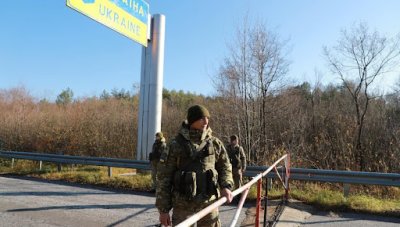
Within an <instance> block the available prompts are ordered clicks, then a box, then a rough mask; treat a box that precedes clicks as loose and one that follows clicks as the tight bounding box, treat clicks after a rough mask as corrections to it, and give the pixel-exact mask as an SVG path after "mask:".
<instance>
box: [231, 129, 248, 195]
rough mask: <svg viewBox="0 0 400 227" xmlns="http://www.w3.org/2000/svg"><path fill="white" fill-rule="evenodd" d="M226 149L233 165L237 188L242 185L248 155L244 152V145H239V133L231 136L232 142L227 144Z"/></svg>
mask: <svg viewBox="0 0 400 227" xmlns="http://www.w3.org/2000/svg"><path fill="white" fill-rule="evenodd" d="M226 150H227V151H228V155H229V160H230V162H231V165H232V175H233V181H234V182H235V189H237V188H239V187H240V186H242V176H243V173H244V171H245V170H246V155H245V154H244V150H243V147H242V146H240V145H239V138H238V136H237V135H232V136H231V143H230V144H229V145H228V146H226Z"/></svg>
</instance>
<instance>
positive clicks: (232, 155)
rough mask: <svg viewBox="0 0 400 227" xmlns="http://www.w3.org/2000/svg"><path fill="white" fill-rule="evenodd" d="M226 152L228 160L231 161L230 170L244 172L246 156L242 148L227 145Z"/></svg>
mask: <svg viewBox="0 0 400 227" xmlns="http://www.w3.org/2000/svg"><path fill="white" fill-rule="evenodd" d="M226 150H227V151H228V155H229V160H230V161H231V164H232V168H238V169H243V170H246V167H247V165H246V155H245V154H244V150H243V147H242V146H239V145H235V146H233V145H232V144H229V145H227V146H226Z"/></svg>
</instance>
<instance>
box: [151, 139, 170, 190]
mask: <svg viewBox="0 0 400 227" xmlns="http://www.w3.org/2000/svg"><path fill="white" fill-rule="evenodd" d="M166 149H167V144H166V143H165V138H164V136H163V133H162V132H157V133H156V140H155V141H154V144H153V148H152V150H151V153H150V154H149V160H150V163H151V178H152V180H153V187H152V190H151V191H152V192H155V190H156V184H157V168H158V164H159V162H160V158H161V154H163V153H165V150H166Z"/></svg>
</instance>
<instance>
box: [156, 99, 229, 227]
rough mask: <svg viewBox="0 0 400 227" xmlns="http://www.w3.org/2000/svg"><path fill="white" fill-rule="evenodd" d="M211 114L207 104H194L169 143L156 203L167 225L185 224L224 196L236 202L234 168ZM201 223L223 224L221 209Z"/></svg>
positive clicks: (159, 176) (209, 224)
mask: <svg viewBox="0 0 400 227" xmlns="http://www.w3.org/2000/svg"><path fill="white" fill-rule="evenodd" d="M209 117H210V114H209V112H208V110H207V109H206V108H205V107H203V106H200V105H194V106H192V107H190V108H189V109H188V113H187V120H186V121H184V122H183V123H182V126H181V129H180V131H179V133H178V135H177V136H176V137H175V138H174V139H173V140H172V141H171V142H170V144H169V146H168V148H169V149H168V154H167V155H166V157H165V158H166V160H164V163H163V164H161V163H160V166H159V171H158V175H157V178H158V185H157V192H156V206H157V208H158V211H159V212H160V222H161V224H163V225H165V226H170V225H177V224H179V223H181V222H182V221H184V220H185V219H187V218H188V217H190V216H191V215H193V214H195V213H196V212H198V211H200V210H202V209H203V208H205V207H207V206H208V205H210V204H211V203H213V202H215V201H216V200H217V199H218V198H219V197H220V196H225V197H226V198H227V201H228V202H229V203H230V202H231V201H232V193H231V190H232V187H233V179H232V167H231V164H230V162H229V158H228V154H227V152H226V150H225V147H224V145H223V143H222V142H221V141H220V140H219V139H218V138H216V137H214V136H212V131H211V128H209V127H208V119H209ZM162 158H163V157H162ZM171 209H173V214H172V222H171V218H170V214H169V212H170V210H171ZM197 226H198V227H200V226H207V227H210V226H221V223H220V221H219V215H218V209H215V210H214V211H212V212H211V213H209V214H208V215H206V216H204V217H203V218H202V219H201V220H199V221H198V222H197Z"/></svg>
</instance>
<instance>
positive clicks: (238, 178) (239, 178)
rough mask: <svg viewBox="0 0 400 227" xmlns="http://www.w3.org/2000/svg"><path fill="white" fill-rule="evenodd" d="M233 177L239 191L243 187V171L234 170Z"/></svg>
mask: <svg viewBox="0 0 400 227" xmlns="http://www.w3.org/2000/svg"><path fill="white" fill-rule="evenodd" d="M232 176H233V182H234V183H235V187H234V188H235V189H238V188H239V187H240V186H242V169H241V168H232Z"/></svg>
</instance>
